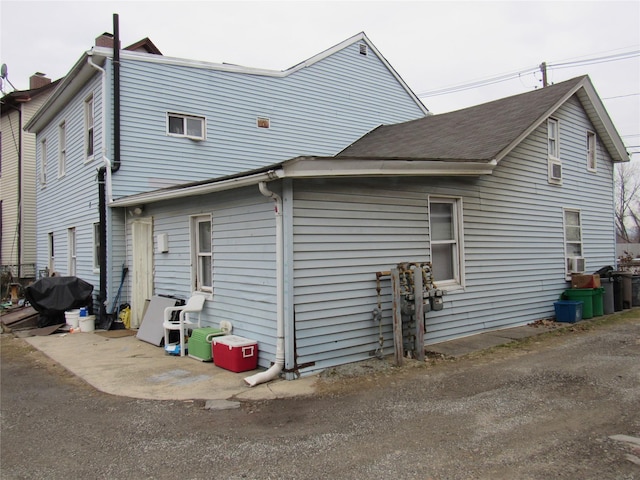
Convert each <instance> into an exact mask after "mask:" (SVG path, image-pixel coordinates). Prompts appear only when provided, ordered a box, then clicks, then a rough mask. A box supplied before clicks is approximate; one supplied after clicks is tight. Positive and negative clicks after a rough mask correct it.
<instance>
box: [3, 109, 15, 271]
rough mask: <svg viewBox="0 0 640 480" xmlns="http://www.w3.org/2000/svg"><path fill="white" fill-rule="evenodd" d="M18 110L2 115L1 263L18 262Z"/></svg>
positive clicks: (10, 263)
mask: <svg viewBox="0 0 640 480" xmlns="http://www.w3.org/2000/svg"><path fill="white" fill-rule="evenodd" d="M18 128H19V127H18V112H13V111H10V112H9V113H8V114H5V115H3V116H2V123H1V124H0V130H2V172H1V173H0V200H2V251H1V252H0V253H1V258H2V264H3V265H16V264H17V263H18V244H17V233H16V232H17V228H18V182H17V178H18V148H19V146H18Z"/></svg>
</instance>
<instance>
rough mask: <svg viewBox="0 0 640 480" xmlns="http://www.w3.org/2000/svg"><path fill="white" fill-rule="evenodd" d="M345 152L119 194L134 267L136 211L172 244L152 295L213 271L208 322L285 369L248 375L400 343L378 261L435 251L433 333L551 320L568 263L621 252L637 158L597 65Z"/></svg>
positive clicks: (386, 265)
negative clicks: (625, 197)
mask: <svg viewBox="0 0 640 480" xmlns="http://www.w3.org/2000/svg"><path fill="white" fill-rule="evenodd" d="M361 41H362V40H358V41H357V42H356V43H354V44H352V46H353V48H354V49H355V50H356V51H355V53H356V54H359V53H358V48H359V47H358V44H360V43H361ZM350 50H351V46H349V47H346V48H344V49H342V50H340V51H339V55H340V56H342V55H343V54H349V53H348V52H350ZM391 85H394V84H393V83H392V84H391ZM397 88H398V91H400V92H402V91H403V89H402V88H401V86H398V87H397ZM272 118H273V117H272ZM352 120H353V121H354V122H355V121H356V119H355V118H352ZM274 125H275V121H274ZM358 128H359V127H358ZM344 146H345V148H344V149H343V150H342V151H341V152H340V153H339V154H338V155H335V156H326V155H325V156H297V157H293V158H291V159H289V160H286V161H278V162H275V163H273V164H271V165H266V166H261V167H258V168H253V169H251V167H256V164H255V163H254V164H251V165H248V168H247V169H246V171H244V172H240V173H236V174H233V175H229V176H226V177H218V178H215V179H212V180H209V181H203V182H197V183H192V184H184V185H180V186H174V187H168V188H164V189H158V190H155V191H148V192H146V193H139V194H134V195H130V196H123V197H121V198H118V199H116V200H115V201H114V202H113V203H112V204H111V207H112V211H113V215H114V216H116V217H118V218H123V219H124V220H125V225H126V227H125V231H126V238H127V245H126V248H125V251H126V252H127V258H126V262H127V264H130V265H131V264H133V265H135V262H136V255H135V252H136V242H137V237H136V224H137V223H139V222H146V224H147V225H148V226H149V231H150V232H151V234H152V235H153V237H154V238H155V239H156V240H158V239H160V240H161V241H160V242H158V241H156V248H155V252H154V255H153V268H154V275H153V281H154V289H155V290H154V291H156V292H162V293H166V294H178V295H182V296H187V295H188V294H189V292H190V291H191V289H192V287H193V286H194V283H193V282H194V279H196V280H197V278H198V276H199V275H201V276H202V278H203V279H204V280H203V281H204V282H205V284H197V285H196V286H197V287H199V288H201V289H205V290H206V291H207V292H208V293H209V295H210V297H209V301H207V304H206V310H205V318H206V322H207V323H208V324H211V325H217V324H218V323H219V322H221V321H223V320H226V321H230V322H231V323H232V324H233V326H234V333H237V334H238V335H240V336H244V337H249V338H252V339H255V340H257V341H258V344H259V350H260V358H259V364H260V365H261V366H262V367H270V365H272V364H273V366H272V367H270V369H269V372H272V374H270V375H267V378H265V377H261V378H259V379H256V378H253V377H251V381H250V383H252V384H255V383H258V382H261V381H265V380H268V379H270V378H275V377H276V376H278V375H280V374H281V373H282V372H283V371H284V372H285V374H286V377H287V378H293V377H295V375H298V374H302V375H304V374H308V373H311V372H315V371H318V370H321V369H324V368H327V367H330V366H334V365H339V364H342V363H347V362H352V361H357V360H361V359H365V358H369V357H370V356H371V355H374V354H375V352H376V350H378V349H379V348H380V347H381V346H380V343H379V340H380V330H379V329H380V327H382V337H383V345H382V348H383V349H384V351H385V353H392V352H393V343H392V327H391V295H390V287H389V280H388V278H387V279H386V280H384V281H383V284H382V289H381V296H380V299H379V297H378V293H377V285H376V272H382V271H388V270H389V269H390V268H392V267H394V266H395V265H396V264H398V263H401V262H431V263H432V264H433V270H434V272H435V280H436V283H437V285H438V287H439V288H441V289H443V290H444V291H445V296H444V309H443V310H442V311H438V312H429V313H428V314H427V319H426V338H425V342H426V343H427V344H429V343H437V342H440V341H445V340H449V339H453V338H456V337H463V336H467V335H472V334H476V333H480V332H483V331H489V330H496V329H501V328H505V327H511V326H517V325H523V324H526V323H529V322H532V321H535V320H538V319H542V318H549V317H552V316H553V315H554V309H553V304H554V301H555V300H557V299H558V296H559V294H560V293H561V292H562V291H563V290H564V289H565V288H567V280H568V279H569V278H570V274H571V273H572V272H581V271H585V272H593V271H595V270H597V269H599V268H600V267H603V266H605V265H613V264H614V261H615V229H614V194H613V190H614V187H613V184H614V180H613V178H614V176H613V169H614V164H615V163H616V162H626V161H628V160H629V156H628V154H627V153H626V151H625V148H624V145H623V143H622V141H621V139H620V137H619V135H618V133H617V132H616V130H615V128H614V126H613V124H612V122H611V120H610V118H609V116H608V114H607V112H606V110H605V109H604V106H603V104H602V102H601V100H600V99H599V97H598V95H597V93H596V91H595V89H594V87H593V85H592V83H591V81H590V80H589V78H588V77H579V78H576V79H573V80H569V81H566V82H562V83H559V84H556V85H552V86H550V87H546V88H543V89H540V90H536V91H532V92H529V93H524V94H521V95H517V96H514V97H509V98H505V99H501V100H497V101H494V102H490V103H487V104H483V105H479V106H475V107H471V108H467V109H464V110H460V111H457V112H452V113H448V114H443V115H432V116H426V117H424V118H420V119H416V120H413V121H407V122H404V123H397V124H388V125H385V126H380V127H379V128H376V129H373V130H372V131H371V132H370V133H368V134H366V135H364V136H363V137H362V138H361V139H359V140H358V141H355V142H353V143H352V144H351V142H350V141H348V140H347V141H345V143H344ZM309 149H311V150H313V148H312V147H311V146H310V147H309ZM302 150H304V146H303V145H301V146H300V150H299V151H302ZM135 207H138V208H139V209H140V212H141V213H142V215H141V216H140V217H132V216H130V215H127V214H126V211H128V210H130V209H133V208H135ZM274 207H275V208H274ZM118 212H119V213H118ZM200 239H202V240H203V242H200ZM158 245H161V246H162V247H161V248H158ZM201 267H203V268H204V271H203V272H200V269H201ZM379 301H380V302H381V307H382V312H383V315H382V319H381V324H379V323H378V321H377V319H376V317H375V315H372V311H373V309H374V308H376V306H377V305H378V302H379ZM248 382H249V380H248Z"/></svg>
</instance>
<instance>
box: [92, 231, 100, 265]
mask: <svg viewBox="0 0 640 480" xmlns="http://www.w3.org/2000/svg"><path fill="white" fill-rule="evenodd" d="M92 235H93V273H99V272H100V222H95V223H94V224H93V233H92Z"/></svg>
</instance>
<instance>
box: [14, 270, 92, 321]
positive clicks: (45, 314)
mask: <svg viewBox="0 0 640 480" xmlns="http://www.w3.org/2000/svg"><path fill="white" fill-rule="evenodd" d="M92 293H93V285H91V284H90V283H87V282H85V281H84V280H82V279H80V278H78V277H45V278H41V279H40V280H38V281H37V282H35V283H33V284H31V285H29V286H28V287H27V288H26V290H25V297H26V299H27V300H28V301H29V303H31V306H32V307H33V308H35V309H36V310H37V311H38V313H39V314H40V320H39V321H38V326H39V327H46V326H48V325H56V324H59V323H65V317H64V312H65V311H67V310H72V309H76V308H81V307H87V308H88V309H89V311H90V312H91V310H92V298H91V294H92Z"/></svg>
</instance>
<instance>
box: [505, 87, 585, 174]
mask: <svg viewBox="0 0 640 480" xmlns="http://www.w3.org/2000/svg"><path fill="white" fill-rule="evenodd" d="M583 84H584V80H582V81H580V82H578V83H577V84H576V85H575V86H574V87H573V88H572V89H571V90H570V91H569V92H567V93H566V94H565V95H564V96H563V97H562V98H561V99H560V100H558V101H557V102H556V103H555V104H553V106H551V107H550V108H548V109H547V110H546V111H545V112H544V113H543V114H542V115H540V116H539V117H538V118H537V119H536V120H535V121H534V122H533V123H532V124H531V125H529V128H527V129H526V130H525V131H524V132H522V133H521V134H520V135H519V136H518V137H517V138H516V139H515V140H513V141H512V142H511V143H510V144H509V145H507V146H506V147H505V148H503V149H502V150H501V151H500V152H499V153H498V154H497V155H496V157H495V159H496V161H497V162H500V160H502V159H503V158H504V157H506V156H507V155H509V153H511V151H512V150H513V149H514V148H516V147H517V146H518V145H520V143H522V142H523V141H524V139H525V138H527V137H528V136H529V135H531V133H533V131H534V130H535V129H536V128H538V127H539V126H540V125H542V123H543V122H545V121H546V120H547V118H549V117H550V116H551V115H553V113H554V112H555V111H556V110H558V108H560V107H561V106H562V104H564V103H565V102H566V101H567V100H569V99H570V98H571V97H572V96H573V95H574V94H575V93H576V92H577V91H578V90H579V89H580V88H582V86H583Z"/></svg>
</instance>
